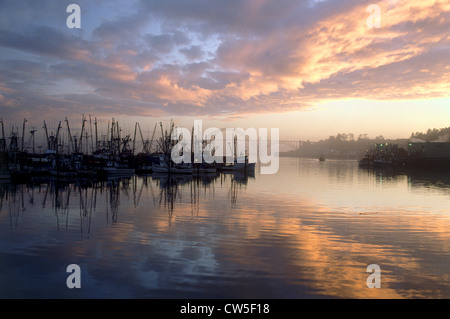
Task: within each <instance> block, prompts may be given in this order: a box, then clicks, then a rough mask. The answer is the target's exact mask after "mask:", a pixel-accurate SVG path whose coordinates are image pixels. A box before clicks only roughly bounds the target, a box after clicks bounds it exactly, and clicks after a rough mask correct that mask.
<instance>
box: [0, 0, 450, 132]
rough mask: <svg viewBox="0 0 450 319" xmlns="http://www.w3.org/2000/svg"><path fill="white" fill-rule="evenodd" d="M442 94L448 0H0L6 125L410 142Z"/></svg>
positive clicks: (441, 109)
mask: <svg viewBox="0 0 450 319" xmlns="http://www.w3.org/2000/svg"><path fill="white" fill-rule="evenodd" d="M72 3H74V4H78V5H79V7H80V9H81V13H80V17H81V20H80V21H81V25H80V26H81V28H69V27H68V26H67V18H68V17H69V16H70V15H71V14H72V13H71V12H67V11H66V9H67V6H68V5H70V4H72ZM372 4H374V5H376V7H377V8H378V9H379V10H378V13H379V15H378V17H379V21H380V25H379V27H378V26H376V25H374V22H375V21H376V20H372V19H371V18H372V17H374V16H375V14H376V13H377V12H376V11H370V10H368V7H369V6H370V5H372ZM449 92H450V2H449V1H448V0H420V1H419V0H417V1H414V0H380V1H377V0H370V1H362V0H357V1H356V0H339V1H331V0H283V1H275V0H242V1H238V0H227V1H224V0H221V1H218V0H191V1H188V0H167V1H160V0H159V1H152V0H134V1H121V0H117V1H114V0H107V1H103V0H89V1H87V0H70V1H65V0H59V1H56V0H40V1H33V0H21V1H8V0H0V117H1V118H3V121H4V123H5V124H6V125H7V126H12V125H17V126H19V127H20V126H21V125H22V122H23V119H24V118H26V119H27V125H28V126H34V127H36V128H37V129H38V130H41V128H42V123H43V121H44V120H45V121H46V123H47V125H49V126H50V127H56V125H57V122H58V121H64V119H65V117H68V118H69V120H70V122H71V123H72V126H73V128H72V129H73V130H77V129H79V128H80V127H81V119H82V115H83V114H84V115H86V116H87V115H89V114H90V115H92V117H93V118H94V117H95V118H97V119H98V121H99V123H101V125H103V127H104V128H106V123H107V121H108V120H111V119H112V118H115V119H116V120H118V121H119V122H120V123H121V124H122V125H123V126H124V129H125V130H128V131H132V130H133V129H134V124H135V122H136V121H138V122H139V123H140V126H141V127H142V129H143V130H144V134H146V135H148V134H150V133H151V131H152V130H153V127H154V125H155V123H159V122H163V123H167V122H168V121H170V120H171V119H172V120H173V121H174V122H175V124H176V125H177V126H184V127H187V128H191V127H192V125H193V121H194V120H202V121H203V126H204V127H211V126H212V127H219V128H236V127H243V128H248V127H254V128H279V129H280V138H281V139H289V140H307V139H309V140H312V141H314V140H320V139H324V138H327V137H329V136H331V135H336V134H337V133H344V132H345V133H350V132H351V133H354V135H355V136H358V135H359V134H367V135H368V136H369V137H376V136H378V135H383V136H384V137H386V138H405V137H406V138H407V137H409V136H410V134H411V132H416V131H420V132H423V131H426V130H427V129H428V128H443V127H448V126H450V120H449V119H450V94H449Z"/></svg>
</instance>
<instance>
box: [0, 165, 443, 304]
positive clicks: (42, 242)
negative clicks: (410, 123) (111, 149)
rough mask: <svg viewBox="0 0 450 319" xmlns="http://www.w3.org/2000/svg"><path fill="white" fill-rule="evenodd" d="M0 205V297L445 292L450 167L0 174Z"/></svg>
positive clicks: (391, 295)
mask: <svg viewBox="0 0 450 319" xmlns="http://www.w3.org/2000/svg"><path fill="white" fill-rule="evenodd" d="M0 200H1V202H0V205H1V206H0V268H1V271H0V297H1V298H283V299H292V298H395V299H396V298H450V267H449V265H450V211H449V207H450V174H446V173H441V172H432V171H430V172H427V171H399V170H392V169H378V170H374V169H372V168H369V169H367V168H366V169H363V168H360V167H358V163H357V162H356V161H351V160H326V161H324V162H320V161H318V160H317V159H299V158H280V168H279V171H278V173H277V174H273V175H261V174H260V173H259V170H258V166H257V167H256V170H255V174H254V176H247V175H244V174H240V173H232V172H229V173H217V174H205V175H204V176H201V177H199V176H192V175H188V176H185V175H172V176H170V177H169V176H168V175H167V174H153V175H152V174H148V175H133V176H130V177H125V178H116V179H109V180H108V179H107V180H102V181H93V180H89V179H79V180H67V181H64V180H40V181H39V180H37V181H35V182H34V183H27V184H11V183H9V182H4V183H2V184H0ZM72 264H76V265H78V266H79V267H80V274H81V276H80V278H79V279H80V283H81V287H80V288H72V289H71V288H68V285H67V278H68V277H69V275H70V273H69V272H67V266H68V265H72ZM373 264H375V265H378V266H379V268H380V277H379V283H380V288H369V287H368V277H369V276H370V275H371V272H368V271H367V267H368V265H373Z"/></svg>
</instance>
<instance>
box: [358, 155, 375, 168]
mask: <svg viewBox="0 0 450 319" xmlns="http://www.w3.org/2000/svg"><path fill="white" fill-rule="evenodd" d="M358 163H359V166H360V167H370V166H373V165H374V160H373V157H369V156H366V157H364V158H362V159H360V160H359V161H358Z"/></svg>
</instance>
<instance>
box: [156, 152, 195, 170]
mask: <svg viewBox="0 0 450 319" xmlns="http://www.w3.org/2000/svg"><path fill="white" fill-rule="evenodd" d="M152 172H154V173H170V174H192V172H193V168H192V164H189V163H180V164H175V165H170V164H169V162H168V161H167V160H166V159H165V158H164V157H162V156H161V158H160V160H159V164H155V163H153V164H152Z"/></svg>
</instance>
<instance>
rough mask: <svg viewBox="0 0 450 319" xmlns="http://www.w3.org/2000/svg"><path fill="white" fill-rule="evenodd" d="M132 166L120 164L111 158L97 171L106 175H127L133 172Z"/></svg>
mask: <svg viewBox="0 0 450 319" xmlns="http://www.w3.org/2000/svg"><path fill="white" fill-rule="evenodd" d="M134 171H135V170H134V169H133V168H128V167H126V166H124V165H121V163H119V162H117V161H113V160H108V161H106V165H105V166H104V167H101V169H100V170H99V171H98V173H100V174H103V175H107V176H112V175H114V176H118V175H124V176H129V175H133V174H134Z"/></svg>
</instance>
